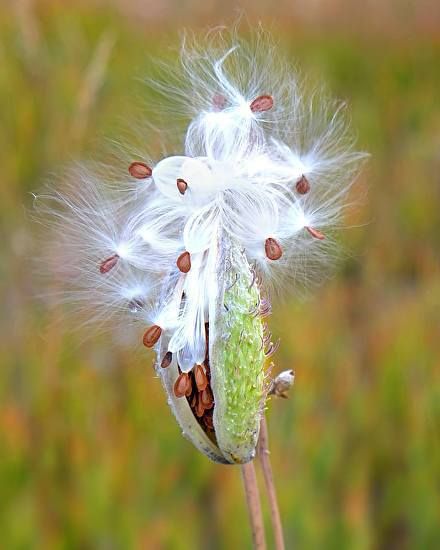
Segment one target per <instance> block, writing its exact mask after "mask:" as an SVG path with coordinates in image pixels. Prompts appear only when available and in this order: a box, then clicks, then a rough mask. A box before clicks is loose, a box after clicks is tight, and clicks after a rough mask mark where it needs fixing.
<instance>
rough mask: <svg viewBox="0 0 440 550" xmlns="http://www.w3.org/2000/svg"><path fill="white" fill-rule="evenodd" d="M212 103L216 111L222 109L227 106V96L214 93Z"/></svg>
mask: <svg viewBox="0 0 440 550" xmlns="http://www.w3.org/2000/svg"><path fill="white" fill-rule="evenodd" d="M212 105H213V107H214V109H215V110H216V111H221V110H223V109H224V108H225V106H226V98H225V96H224V95H222V94H214V97H213V98H212Z"/></svg>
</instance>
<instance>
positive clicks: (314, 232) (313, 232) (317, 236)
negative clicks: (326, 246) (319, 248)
mask: <svg viewBox="0 0 440 550" xmlns="http://www.w3.org/2000/svg"><path fill="white" fill-rule="evenodd" d="M306 229H307V231H308V232H309V233H310V235H311V236H312V237H314V238H315V239H319V240H320V241H322V240H324V239H325V235H324V234H323V233H321V231H318V229H313V227H306Z"/></svg>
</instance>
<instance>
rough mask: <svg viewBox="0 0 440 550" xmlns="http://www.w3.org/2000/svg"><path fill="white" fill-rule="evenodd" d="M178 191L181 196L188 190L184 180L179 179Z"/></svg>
mask: <svg viewBox="0 0 440 550" xmlns="http://www.w3.org/2000/svg"><path fill="white" fill-rule="evenodd" d="M177 189H178V190H179V193H180V194H181V195H184V194H185V192H186V190H187V189H188V184H187V183H186V181H185V180H183V179H182V178H177Z"/></svg>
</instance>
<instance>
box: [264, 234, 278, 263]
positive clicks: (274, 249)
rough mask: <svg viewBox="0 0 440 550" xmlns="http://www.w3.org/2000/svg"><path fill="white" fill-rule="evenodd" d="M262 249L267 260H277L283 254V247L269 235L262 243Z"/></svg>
mask: <svg viewBox="0 0 440 550" xmlns="http://www.w3.org/2000/svg"><path fill="white" fill-rule="evenodd" d="M264 250H265V251H266V256H267V257H268V258H269V260H279V259H280V258H281V256H282V255H283V249H282V248H281V245H280V243H279V242H278V241H277V240H275V239H273V238H272V237H269V238H268V239H266V242H265V243H264Z"/></svg>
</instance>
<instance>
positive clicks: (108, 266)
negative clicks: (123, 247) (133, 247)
mask: <svg viewBox="0 0 440 550" xmlns="http://www.w3.org/2000/svg"><path fill="white" fill-rule="evenodd" d="M118 260H119V254H113V256H110V257H109V258H107V259H105V260H103V261H102V262H101V263H100V264H99V272H100V273H102V275H105V273H108V272H109V271H111V270H112V269H113V268H114V267H115V265H116V264H117V263H118Z"/></svg>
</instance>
